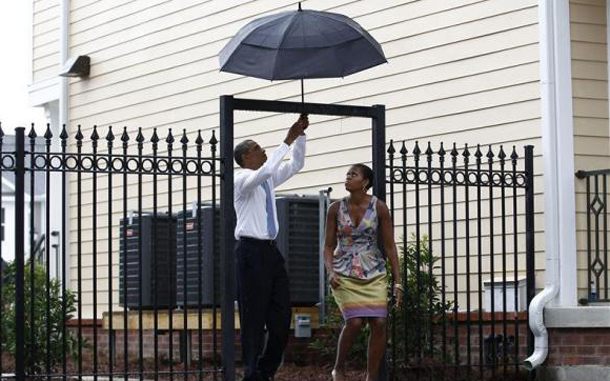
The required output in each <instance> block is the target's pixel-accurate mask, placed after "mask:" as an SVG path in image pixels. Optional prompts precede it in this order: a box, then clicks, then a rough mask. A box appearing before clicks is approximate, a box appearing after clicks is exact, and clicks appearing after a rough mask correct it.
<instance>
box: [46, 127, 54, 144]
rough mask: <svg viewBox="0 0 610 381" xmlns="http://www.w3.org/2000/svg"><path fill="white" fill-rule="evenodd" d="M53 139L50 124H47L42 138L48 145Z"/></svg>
mask: <svg viewBox="0 0 610 381" xmlns="http://www.w3.org/2000/svg"><path fill="white" fill-rule="evenodd" d="M52 137H53V132H52V131H51V123H47V130H46V131H45V133H44V138H45V139H47V141H48V142H49V143H50V140H51V138H52Z"/></svg>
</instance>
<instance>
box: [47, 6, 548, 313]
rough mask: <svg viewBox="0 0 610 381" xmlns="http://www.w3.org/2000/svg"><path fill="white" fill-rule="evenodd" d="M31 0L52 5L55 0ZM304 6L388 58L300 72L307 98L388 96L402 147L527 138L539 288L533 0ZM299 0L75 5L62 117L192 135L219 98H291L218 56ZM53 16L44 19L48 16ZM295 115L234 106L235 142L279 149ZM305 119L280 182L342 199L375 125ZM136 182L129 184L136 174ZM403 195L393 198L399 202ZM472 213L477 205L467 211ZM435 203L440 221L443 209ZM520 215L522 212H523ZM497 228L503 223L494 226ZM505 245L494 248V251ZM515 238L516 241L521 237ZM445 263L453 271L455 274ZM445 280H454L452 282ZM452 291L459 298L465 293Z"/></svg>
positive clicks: (101, 262) (102, 269)
mask: <svg viewBox="0 0 610 381" xmlns="http://www.w3.org/2000/svg"><path fill="white" fill-rule="evenodd" d="M39 3H43V4H47V6H48V7H49V8H53V7H52V6H51V3H53V2H52V1H49V0H43V1H40V2H39ZM37 4H38V3H37ZM302 5H303V7H304V8H312V9H318V10H328V11H333V12H338V13H343V14H346V15H348V16H351V17H353V18H354V19H355V20H356V21H358V22H359V23H360V24H361V25H362V26H363V27H365V28H366V29H367V30H369V32H370V33H371V34H372V35H373V36H374V37H375V38H376V39H377V40H378V41H380V42H381V43H382V45H383V48H384V51H385V53H386V55H387V57H388V60H389V64H387V65H381V66H379V67H376V68H373V69H371V70H368V71H365V72H363V73H359V74H356V75H353V76H350V77H347V78H345V79H331V80H308V81H306V82H305V89H306V99H307V100H308V101H311V102H333V103H343V104H356V105H372V104H385V105H386V108H387V115H386V120H387V138H388V140H389V139H395V140H398V141H402V140H403V139H406V140H408V148H409V150H411V149H412V144H413V143H414V141H415V140H419V141H420V142H421V143H424V144H425V143H427V142H428V141H431V142H432V143H433V147H434V148H435V149H437V148H438V144H439V143H440V142H441V141H443V142H445V143H447V144H449V143H452V142H457V143H458V145H459V146H460V147H462V146H463V145H464V144H465V143H468V144H470V145H476V144H477V143H479V144H483V145H487V144H493V145H494V148H495V149H498V146H499V145H500V144H503V145H505V147H508V148H509V149H511V148H512V145H516V146H517V147H518V148H519V153H520V154H522V153H523V150H522V147H523V146H524V145H526V144H533V145H535V147H536V148H535V155H536V159H535V168H536V173H537V174H538V176H537V177H536V179H535V181H536V206H537V207H536V213H537V214H536V228H537V232H538V234H537V235H536V243H537V246H536V249H537V259H536V263H537V266H538V268H539V271H538V273H537V275H538V279H537V285H538V286H539V287H540V286H541V285H542V284H543V282H544V279H543V271H542V269H541V267H542V266H543V264H544V247H543V246H544V245H542V242H543V239H542V232H543V230H544V226H543V219H542V218H541V215H542V212H543V209H542V207H543V205H544V204H543V198H542V181H541V178H540V176H539V175H540V173H541V169H542V161H541V157H540V155H541V150H540V147H539V144H540V126H539V123H540V94H539V67H538V56H539V53H538V25H537V22H538V9H537V1H536V0H512V1H506V0H488V1H480V0H443V1H438V0H420V1H405V0H403V1H396V0H392V1H349V0H325V1H322V0H310V1H304V2H303V3H302ZM41 6H42V4H40V5H39V6H37V9H40V7H41ZM296 6H297V2H296V1H287V0H282V1H260V0H258V1H220V0H210V1H204V0H175V1H160V0H152V1H151V0H147V1H143V0H136V1H131V2H128V3H125V2H122V1H118V0H116V1H115V0H106V1H83V0H74V1H72V2H71V9H72V13H71V17H70V20H71V24H70V35H71V37H70V56H72V57H74V56H77V55H82V54H86V55H89V56H90V57H91V63H92V66H91V75H90V77H89V78H88V79H85V80H78V79H76V80H74V79H73V80H71V81H70V87H69V91H70V100H69V104H70V124H71V125H72V126H74V125H76V124H81V125H82V126H83V133H84V135H85V136H89V135H90V134H91V127H92V125H93V124H97V125H98V126H100V127H101V129H102V131H105V128H106V127H107V126H108V125H113V126H115V135H117V136H118V135H119V134H120V131H119V130H118V129H119V128H122V126H127V127H128V129H129V131H130V132H135V131H136V130H137V128H138V127H142V128H143V133H144V135H145V136H146V137H150V135H151V133H152V129H153V128H154V127H158V128H159V132H160V133H161V135H162V136H164V134H165V133H166V131H167V130H166V128H167V127H173V128H174V131H178V132H180V131H181V130H182V129H183V128H184V129H186V130H187V131H188V132H189V138H191V141H192V140H193V139H192V138H193V137H194V136H195V131H196V130H197V129H202V131H203V133H204V135H205V134H208V136H209V133H210V131H211V130H217V129H218V123H219V122H218V121H219V116H218V107H219V106H218V104H219V101H218V97H219V96H220V95H223V94H233V95H235V96H238V97H252V98H260V99H275V100H299V99H300V93H299V92H300V86H299V84H298V83H297V82H291V81H288V82H284V81H277V82H267V81H263V80H257V79H252V78H245V77H241V76H237V75H232V74H226V73H219V72H218V57H217V54H218V52H219V51H220V49H221V48H222V47H223V46H224V44H226V42H227V41H228V40H229V38H230V37H231V36H233V35H234V34H235V32H236V31H237V30H238V29H239V28H240V27H241V26H243V25H244V24H245V23H247V22H248V21H250V20H252V19H254V18H256V17H259V16H263V15H265V14H269V13H274V12H278V11H281V10H287V9H295V8H296ZM48 13H49V16H48V17H51V16H50V14H52V13H53V11H52V10H49V11H48ZM40 17H42V16H40ZM39 24H40V25H38V26H37V27H35V32H36V33H35V40H36V39H38V40H41V39H48V40H49V41H51V37H50V36H49V35H47V34H49V33H52V32H51V31H52V30H53V28H51V27H50V26H46V25H45V24H44V23H43V22H42V21H40V22H39ZM57 26H58V25H57ZM38 40H37V41H38ZM48 49H49V51H53V52H54V50H53V49H50V48H48ZM49 54H55V53H49ZM37 57H38V58H35V63H36V65H35V73H37V75H38V76H44V75H46V74H45V73H50V72H51V71H52V70H51V69H43V67H44V66H45V65H46V64H45V63H43V61H45V58H43V57H41V56H37ZM50 61H51V60H50V59H49V62H50ZM49 65H50V64H49ZM49 67H50V66H49ZM294 119H295V116H292V115H272V114H261V113H240V114H238V115H236V129H235V131H236V133H235V135H236V141H240V140H242V139H245V138H254V139H256V140H257V141H259V142H260V143H261V145H263V146H264V148H266V149H273V148H274V147H275V146H276V145H277V144H278V143H279V142H280V141H281V140H282V139H283V137H284V135H285V133H286V127H287V126H289V125H290V124H291V123H292V122H293V121H294ZM310 119H311V122H312V124H311V126H310V128H309V129H308V140H309V143H308V147H307V152H308V156H307V160H306V164H305V168H304V169H303V171H302V172H301V173H299V174H298V175H297V176H295V178H293V179H292V180H291V181H289V182H287V183H286V184H284V185H283V186H282V187H281V189H280V190H281V191H282V192H289V193H295V192H297V193H307V194H317V192H318V190H319V189H321V188H326V187H328V186H332V187H333V188H334V189H335V192H334V193H333V197H341V196H342V195H344V194H345V192H344V191H343V187H342V182H343V177H344V174H345V171H346V169H347V167H348V166H349V165H350V164H352V163H355V162H361V161H362V162H365V163H370V161H371V159H370V152H371V150H370V144H371V143H370V142H371V138H370V126H369V123H368V122H363V121H361V120H355V119H345V118H322V117H316V116H312V117H311V118H310ZM117 131H118V133H117ZM72 133H74V128H72ZM133 136H134V137H135V133H134V135H133ZM115 143H118V142H115ZM119 144H120V143H119ZM117 146H118V145H117ZM162 146H163V145H162ZM446 148H447V146H446ZM75 181H76V180H75V177H74V176H71V184H70V192H71V193H70V194H71V205H72V206H73V207H72V208H71V210H70V216H71V220H70V221H71V224H70V229H71V235H70V253H71V256H72V261H71V271H72V272H73V275H72V276H71V287H72V288H73V289H75V288H76V285H77V279H76V278H77V277H76V266H77V263H78V261H77V254H76V253H77V250H76V249H77V244H76V243H77V235H76V228H77V216H78V214H77V211H76V206H75V205H76V189H77V188H76V182H75ZM113 181H114V184H113V188H115V192H114V194H113V197H114V199H115V200H116V202H115V208H116V209H115V215H114V216H113V225H115V228H114V229H113V231H114V233H113V235H114V240H113V252H114V254H113V259H112V260H113V263H114V266H113V273H114V274H115V276H116V274H118V272H119V269H118V266H117V265H116V264H117V262H118V258H119V255H118V238H117V237H118V230H119V229H118V222H119V219H120V218H121V215H122V205H117V204H120V203H121V202H122V195H121V186H122V183H121V181H120V179H118V176H117V179H115V180H113ZM134 181H135V179H130V180H129V182H130V183H133V182H134ZM146 181H147V182H146V183H145V186H144V192H145V198H144V200H143V202H144V207H146V206H150V203H151V202H152V201H151V200H152V198H151V192H152V191H151V185H150V182H149V180H148V179H147V180H146ZM91 182H92V180H91V178H90V177H87V176H84V179H83V181H82V182H81V187H82V191H83V194H82V199H81V204H82V209H81V219H80V221H81V224H82V229H83V231H82V235H81V243H82V245H81V256H80V260H81V261H82V266H83V272H82V280H83V282H82V288H83V299H82V302H83V308H84V311H83V312H84V316H90V315H91V314H92V304H91V301H92V294H91V289H92V269H91V265H92V256H91V252H92V238H93V237H92V232H91V226H92V219H91V214H92V193H91V189H92V183H91ZM107 186H108V185H107V179H106V178H100V179H99V184H98V190H99V192H98V197H99V198H98V202H97V206H98V208H99V209H98V214H97V215H98V217H99V221H98V225H101V226H105V225H104V224H105V223H106V222H105V221H107V216H106V215H105V213H106V212H105V211H106V205H107V204H106V202H107V193H108V191H107ZM176 186H179V184H178V183H176ZM166 188H167V185H166V184H162V185H160V189H159V191H160V192H163V191H164V189H166ZM129 189H130V194H129V201H128V209H130V210H133V209H134V208H135V207H136V206H137V203H136V199H137V197H136V194H135V192H134V191H133V189H134V188H129ZM209 191H210V188H209V185H208V186H206V187H205V189H204V195H205V197H208V195H209ZM188 192H189V193H188V195H189V196H188V197H189V198H191V199H192V197H194V195H195V194H196V193H195V189H194V188H192V187H191V188H190V189H189V190H188ZM409 197H411V196H409ZM401 198H402V197H401V195H400V194H398V196H397V199H398V200H400V199H401ZM411 199H412V198H411ZM180 202H181V201H180V200H174V207H175V208H176V207H179V206H181V205H178V203H180ZM460 202H461V203H462V202H463V201H460ZM498 202H499V201H498ZM164 203H165V204H166V203H167V201H162V202H161V205H160V208H166V205H165V204H164ZM497 205H498V206H497V207H499V205H500V204H499V203H498V204H497ZM521 205H522V204H521ZM398 206H400V205H398ZM411 207H412V206H411ZM471 210H474V209H473V208H472V207H471ZM496 210H498V209H496ZM433 211H434V215H435V216H437V215H438V213H439V212H438V207H436V208H435V209H434V210H433ZM523 212H524V210H520V211H518V213H519V214H520V215H522V214H523ZM395 217H396V221H398V222H399V221H401V218H402V216H401V214H400V213H397V214H396V216H395ZM433 218H436V217H433ZM464 218H465V216H463V215H460V216H458V219H459V220H460V221H459V223H458V225H459V234H462V235H463V234H464V233H463V230H464V226H465V225H464V224H465V222H464ZM521 220H522V219H521ZM520 223H521V222H520ZM484 224H487V222H486V221H485V222H484ZM495 225H496V227H497V228H499V223H496V224H495ZM438 226H439V225H438V223H436V224H434V225H433V229H437V228H438ZM485 226H488V225H485ZM521 226H524V225H521ZM396 229H397V236H400V234H401V232H402V224H401V223H399V224H398V225H397V226H396ZM411 230H412V226H408V231H409V232H410V231H411ZM435 231H436V230H433V234H434V236H435V237H436V238H437V239H438V237H439V234H438V233H435ZM106 235H107V229H106V228H102V229H100V230H99V235H98V237H97V242H98V244H99V245H98V248H97V251H98V269H99V272H98V300H100V303H103V301H106V300H107V297H108V280H107V278H106V277H107V268H106V264H107V263H108V260H107V253H106V252H104V250H107V242H105V241H104V237H105V236H106ZM485 239H486V240H487V241H484V242H488V240H489V239H488V238H484V240H485ZM496 239H499V238H498V237H496ZM499 242H500V241H498V243H497V244H496V247H499V246H498V245H499ZM520 242H521V244H523V243H524V238H523V237H522V238H520ZM435 244H437V243H435ZM463 244H464V240H463V239H461V240H460V241H459V245H460V261H462V262H460V264H459V268H461V269H463V268H464V266H463V261H464V260H465V259H464V257H463V256H464V251H465V250H463ZM522 249H523V248H521V249H520V252H521V253H522V251H521V250H522ZM497 252H499V251H497ZM509 261H510V260H509ZM522 263H523V261H522ZM447 270H448V273H449V275H451V273H452V271H453V269H451V268H449V269H447ZM462 271H463V270H462ZM463 281H465V279H462V278H460V282H463ZM448 283H450V284H452V280H451V279H450V278H448ZM448 290H450V288H449V289H448ZM113 292H114V300H115V301H118V281H115V282H114V286H113ZM459 298H460V299H463V298H464V295H460V296H459ZM98 311H100V310H99V309H98ZM100 313H101V311H100Z"/></svg>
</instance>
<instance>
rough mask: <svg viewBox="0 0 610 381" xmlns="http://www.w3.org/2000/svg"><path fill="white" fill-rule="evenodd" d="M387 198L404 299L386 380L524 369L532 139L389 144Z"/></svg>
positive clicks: (530, 275) (495, 376)
mask: <svg viewBox="0 0 610 381" xmlns="http://www.w3.org/2000/svg"><path fill="white" fill-rule="evenodd" d="M387 152H388V157H387V172H386V173H387V176H386V180H387V183H388V186H389V189H390V191H389V195H388V202H389V205H390V207H391V210H392V216H393V218H394V223H395V225H396V226H401V227H402V234H401V241H402V242H403V243H402V247H401V248H400V249H401V251H402V253H403V254H404V255H403V257H402V259H401V261H402V262H401V266H402V274H403V276H402V281H403V286H404V288H405V290H406V303H405V304H404V308H403V309H402V310H400V311H396V310H394V311H393V312H392V315H391V322H392V324H391V326H390V330H391V341H392V346H391V349H390V351H391V352H390V356H389V357H390V359H391V365H392V366H391V379H393V380H394V379H396V380H402V379H418V380H419V379H431V380H438V379H447V378H449V379H452V380H462V379H463V380H484V379H491V380H500V379H511V380H512V379H514V377H522V376H523V375H522V374H520V373H521V371H520V363H521V362H522V360H523V359H524V358H525V357H526V356H527V354H528V353H531V351H532V349H533V348H532V344H533V343H532V338H531V334H530V332H529V328H528V313H527V306H528V305H529V302H530V300H531V299H532V297H533V296H534V287H535V284H534V214H533V213H534V209H533V147H531V146H527V147H525V154H524V157H523V158H521V157H519V155H518V154H517V151H516V149H515V148H514V147H513V149H512V152H509V153H506V152H505V151H504V149H503V148H502V147H500V148H499V150H497V151H496V152H495V153H494V151H493V150H492V148H491V147H489V148H488V149H486V150H485V151H483V149H482V148H481V147H479V146H477V147H476V148H475V149H474V150H472V149H471V148H469V147H468V146H466V147H463V148H461V149H459V150H458V148H457V147H456V146H455V145H453V147H452V148H450V149H449V150H447V151H446V150H445V149H444V147H443V145H442V144H441V145H440V147H439V149H438V150H437V151H434V150H433V149H432V147H431V145H430V144H428V146H427V147H423V149H422V147H420V146H419V144H418V143H417V142H416V143H415V145H414V146H413V147H412V148H411V150H409V149H408V148H407V145H406V144H405V142H403V143H402V144H395V143H394V142H391V143H390V146H389V149H388V151H387Z"/></svg>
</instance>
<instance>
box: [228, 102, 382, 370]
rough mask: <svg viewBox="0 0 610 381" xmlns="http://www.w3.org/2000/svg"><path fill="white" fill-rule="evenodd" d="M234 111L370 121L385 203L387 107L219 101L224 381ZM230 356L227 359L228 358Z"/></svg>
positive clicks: (231, 324)
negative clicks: (341, 117) (301, 114)
mask: <svg viewBox="0 0 610 381" xmlns="http://www.w3.org/2000/svg"><path fill="white" fill-rule="evenodd" d="M235 111H262V112H275V113H291V114H300V113H308V114H313V115H326V116H351V117H359V118H369V119H371V124H372V150H373V152H372V154H373V155H372V156H373V172H374V181H373V194H374V195H375V196H377V197H378V198H379V199H380V200H384V201H385V197H386V188H385V187H386V178H385V168H386V165H385V145H386V142H385V127H386V124H385V105H373V106H371V107H366V106H350V105H337V104H324V103H300V102H286V101H268V100H259V99H245V98H234V97H233V96H232V95H222V96H221V97H220V157H221V158H222V159H223V162H222V165H223V168H222V171H221V173H222V178H221V182H220V220H221V226H220V231H221V249H220V254H221V256H222V263H221V270H220V273H221V277H222V283H221V290H222V296H221V316H222V317H221V319H222V320H221V327H222V328H221V329H222V353H223V356H222V361H223V365H224V370H225V380H226V381H235V316H234V314H235V303H234V301H235V296H236V287H235V284H236V274H235V257H234V253H233V246H232V242H233V234H234V233H233V232H234V230H235V214H234V200H233V178H234V176H233V175H234V164H233V151H234V150H233V145H234V127H235V126H234V118H233V117H234V114H235ZM227 354H228V355H227Z"/></svg>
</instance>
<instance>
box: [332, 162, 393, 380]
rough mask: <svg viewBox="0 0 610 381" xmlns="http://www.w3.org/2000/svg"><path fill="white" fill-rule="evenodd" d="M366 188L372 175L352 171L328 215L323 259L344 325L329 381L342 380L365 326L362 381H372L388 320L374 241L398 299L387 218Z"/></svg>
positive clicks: (384, 283)
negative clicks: (341, 196)
mask: <svg viewBox="0 0 610 381" xmlns="http://www.w3.org/2000/svg"><path fill="white" fill-rule="evenodd" d="M372 185H373V171H372V170H371V169H370V168H369V167H367V166H366V165H364V164H356V165H353V166H352V167H351V168H350V169H349V171H348V172H347V176H346V179H345V189H346V190H347V191H348V192H349V196H348V197H346V198H344V199H342V200H340V201H337V202H335V203H333V204H332V205H331V206H330V208H329V210H328V216H327V224H326V243H325V246H324V258H325V264H326V270H327V272H328V274H329V279H330V285H331V288H332V292H333V296H334V297H335V300H336V302H337V305H338V306H339V308H340V310H341V312H342V313H343V318H344V320H345V325H344V327H343V330H342V331H341V335H340V337H339V343H338V345H337V359H336V362H335V366H334V369H333V371H332V377H333V380H335V381H341V380H343V379H344V378H345V361H346V359H347V355H348V352H349V350H350V347H351V346H352V344H353V343H354V340H355V339H356V337H357V336H358V334H359V333H360V330H361V328H362V326H363V325H364V324H365V323H368V324H369V326H370V327H371V336H370V338H369V347H368V362H367V381H375V380H377V378H378V375H377V374H378V370H379V363H380V362H381V358H382V356H383V353H384V351H385V345H386V318H387V315H388V298H387V287H388V276H387V274H386V257H385V256H384V255H383V254H382V252H381V250H380V248H379V244H380V243H379V242H378V237H381V244H382V245H383V248H384V250H385V253H386V254H387V259H388V260H389V261H390V267H391V270H392V275H393V277H392V278H393V280H394V285H393V292H394V296H395V299H396V303H397V305H400V303H401V299H402V293H403V288H402V285H401V283H400V273H399V269H398V256H397V253H396V244H395V243H394V231H393V227H392V220H391V217H390V212H389V210H388V207H387V206H386V204H385V203H384V202H383V201H381V200H379V199H377V198H376V197H375V196H371V195H369V194H367V192H368V190H369V189H370V188H371V186H372ZM379 232H380V233H381V235H379V234H378V233H379Z"/></svg>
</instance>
